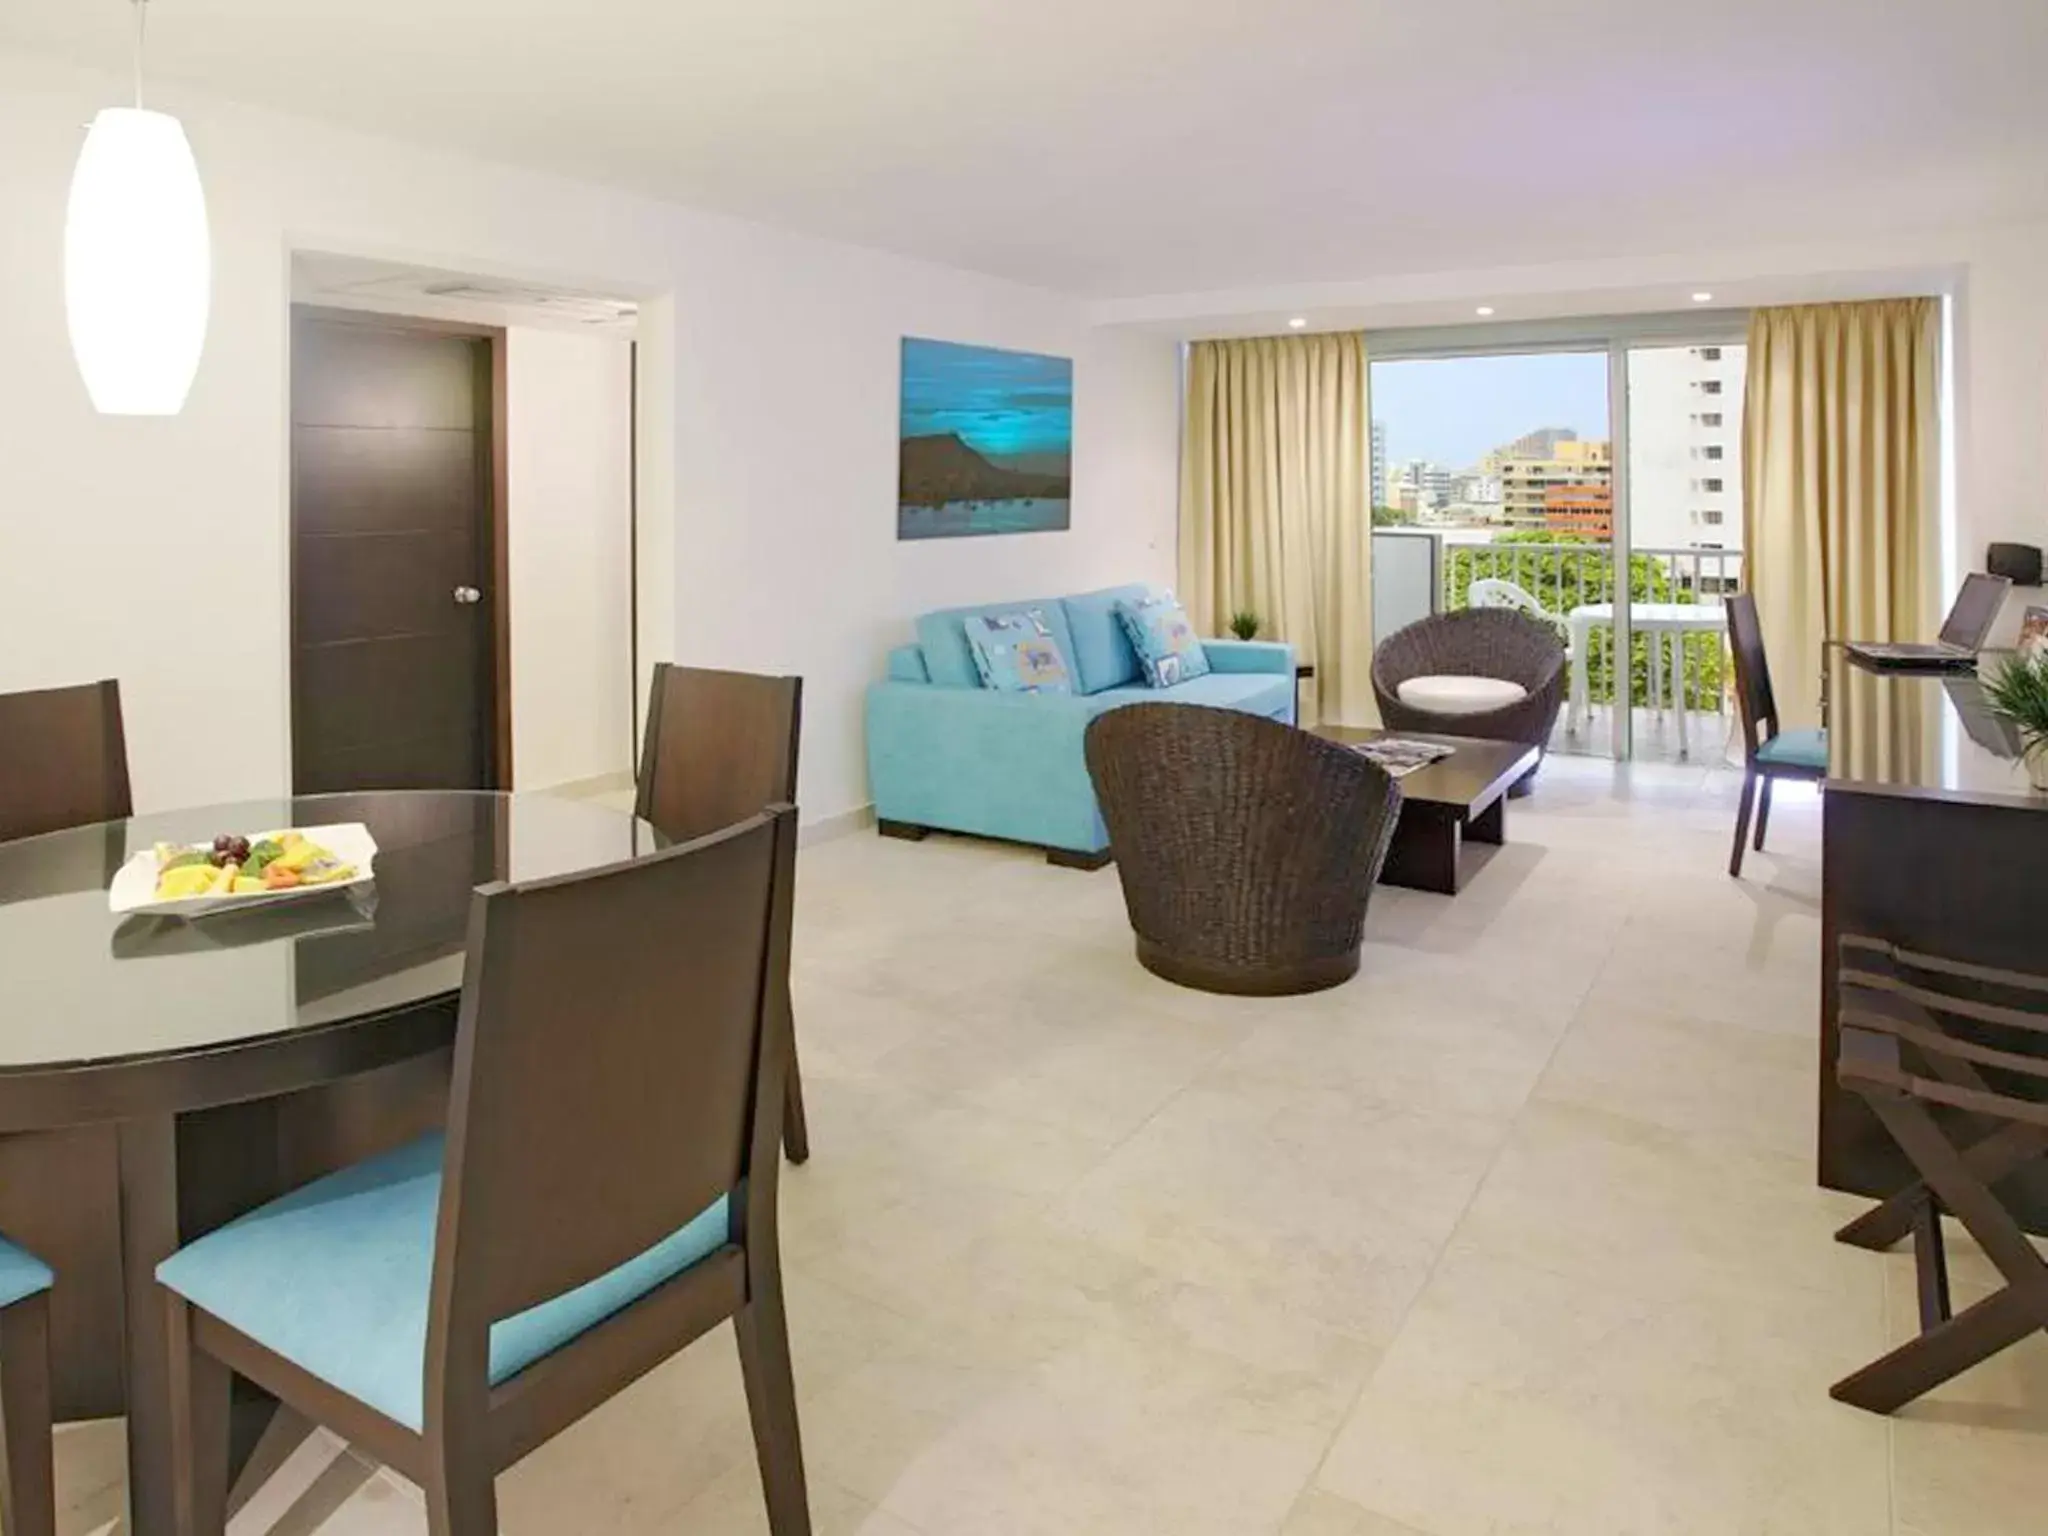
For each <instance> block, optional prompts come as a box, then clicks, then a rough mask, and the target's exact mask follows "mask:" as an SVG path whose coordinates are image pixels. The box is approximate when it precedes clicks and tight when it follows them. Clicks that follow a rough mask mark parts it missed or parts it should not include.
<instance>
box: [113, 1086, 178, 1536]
mask: <svg viewBox="0 0 2048 1536" xmlns="http://www.w3.org/2000/svg"><path fill="white" fill-rule="evenodd" d="M119 1139H120V1152H119V1156H120V1168H121V1273H122V1284H123V1291H124V1298H123V1300H124V1307H125V1311H126V1314H127V1316H126V1318H125V1323H126V1333H127V1342H126V1350H127V1360H126V1364H127V1375H128V1528H129V1530H130V1531H132V1532H134V1536H159V1533H162V1536H169V1533H170V1531H171V1530H172V1529H173V1527H174V1521H175V1518H176V1515H175V1507H174V1505H173V1503H172V1492H171V1468H172V1447H171V1421H170V1402H171V1381H170V1376H171V1352H170V1348H171V1347H170V1334H169V1321H168V1316H167V1314H166V1312H165V1310H164V1305H163V1301H162V1299H161V1298H160V1296H159V1295H158V1292H157V1285H156V1267H157V1265H158V1264H159V1263H161V1262H162V1261H163V1260H165V1259H167V1258H169V1257H170V1256H171V1255H172V1253H174V1252H176V1251H177V1247H178V1136H177V1126H176V1123H175V1122H174V1121H173V1120H172V1119H171V1117H170V1116H168V1115H163V1116H159V1117H156V1118H153V1119H148V1120H126V1121H123V1122H122V1123H121V1128H120V1132H119Z"/></svg>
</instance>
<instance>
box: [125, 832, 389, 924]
mask: <svg viewBox="0 0 2048 1536" xmlns="http://www.w3.org/2000/svg"><path fill="white" fill-rule="evenodd" d="M376 857H377V841H376V839H375V838H373V837H371V836H370V829H369V828H368V827H366V826H364V825H363V824H362V823H361V822H348V823H345V824H342V825H339V826H332V827H298V828H291V829H287V830H284V831H277V832H250V833H236V832H223V833H221V834H220V835H219V836H218V837H216V838H214V839H213V841H212V842H210V843H158V844H157V845H156V846H155V847H154V848H151V849H148V850H146V851H144V852H142V853H138V854H136V855H135V856H134V857H133V858H131V859H130V860H129V861H128V862H127V863H126V864H124V865H122V866H121V868H120V870H119V872H118V873H116V874H115V876H114V883H113V885H112V886H111V887H110V888H109V889H108V891H107V905H108V907H109V908H110V909H112V910H113V911H114V912H116V913H121V914H126V913H134V912H142V913H163V914H167V915H171V916H179V917H196V916H199V915H201V914H203V913H208V912H222V911H229V910H240V909H243V908H247V907H253V906H264V905H268V904H270V903H272V902H279V901H298V900H302V899H304V898H306V897H308V896H317V895H321V894H322V893H324V892H328V891H339V890H352V889H354V888H356V887H358V886H362V885H366V884H368V883H369V882H370V881H371V880H372V879H373V878H374V873H373V865H374V863H375V861H376Z"/></svg>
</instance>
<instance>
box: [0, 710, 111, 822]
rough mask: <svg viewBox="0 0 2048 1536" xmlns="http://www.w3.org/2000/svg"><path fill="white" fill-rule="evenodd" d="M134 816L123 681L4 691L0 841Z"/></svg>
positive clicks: (0, 713)
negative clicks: (123, 726)
mask: <svg viewBox="0 0 2048 1536" xmlns="http://www.w3.org/2000/svg"><path fill="white" fill-rule="evenodd" d="M132 811H133V806H132V805H131V803H130V801H129V795H128V744H127V739H126V737H125V736H124V735H123V733H122V729H121V685H120V684H119V683H117V682H115V681H113V680H112V679H108V680H107V681H105V682H99V683H85V684H81V685H80V686H78V687H75V688H42V689H37V690H35V691H34V692H30V693H0V843H4V842H7V841H9V840H10V839H13V838H17V837H39V836H41V835H42V834H43V833H45V832H61V831H63V830H64V829H66V828H67V827H83V826H89V825H91V824H92V823H93V822H97V821H119V820H121V819H123V818H124V817H126V816H128V815H130V814H131V813H132Z"/></svg>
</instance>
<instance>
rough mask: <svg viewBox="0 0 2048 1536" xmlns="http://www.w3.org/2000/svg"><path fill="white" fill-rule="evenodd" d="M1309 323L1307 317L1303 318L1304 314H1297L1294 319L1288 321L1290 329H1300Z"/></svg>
mask: <svg viewBox="0 0 2048 1536" xmlns="http://www.w3.org/2000/svg"><path fill="white" fill-rule="evenodd" d="M1307 324H1308V321H1307V320H1305V319H1304V318H1303V317H1302V316H1300V315H1296V316H1295V317H1294V318H1293V319H1292V320H1290V321H1288V322H1287V328H1288V329H1289V330H1290V331H1298V330H1300V329H1301V328H1302V327H1303V326H1305V325H1307Z"/></svg>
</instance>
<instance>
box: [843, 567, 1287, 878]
mask: <svg viewBox="0 0 2048 1536" xmlns="http://www.w3.org/2000/svg"><path fill="white" fill-rule="evenodd" d="M1151 590H1152V589H1151V588H1149V587H1145V586H1125V587H1110V588H1108V589H1106V590H1104V591H1101V592H1087V593H1082V594H1080V595H1078V596H1074V597H1051V598H1035V599H1031V600H1029V601H1024V602H1014V603H988V604H983V605H981V606H979V607H974V608H945V609H940V610H939V611H937V612H935V613H927V614H925V615H923V616H922V617H921V618H919V619H918V621H917V643H916V644H915V645H904V646H898V647H897V648H896V649H895V650H893V651H891V652H890V653H889V675H888V677H887V678H886V679H885V680H883V681H882V682H878V683H875V684H872V685H871V686H870V687H869V689H868V697H867V737H868V782H869V785H870V788H871V789H872V791H873V794H874V799H875V817H876V820H877V822H878V823H879V824H880V827H881V830H882V832H883V833H884V834H885V835H887V836H892V837H910V838H918V837H923V836H924V835H925V834H926V833H927V832H929V831H931V830H933V829H934V828H937V829H939V830H942V831H947V832H969V833H974V834H976V835H978V836H982V837H996V838H1003V839H1005V840H1007V841H1010V842H1018V843H1030V844H1033V845H1036V846H1038V847H1042V848H1044V849H1045V850H1046V852H1047V855H1048V857H1050V858H1051V859H1052V861H1053V862H1054V863H1056V864H1068V865H1074V866H1076V867H1079V868H1084V869H1093V868H1099V867H1101V866H1102V865H1103V864H1106V863H1108V862H1109V834H1108V832H1107V831H1106V830H1105V829H1104V827H1103V825H1102V814H1101V812H1100V811H1098V810H1097V809H1096V806H1095V790H1094V788H1093V786H1091V785H1090V784H1089V782H1088V768H1087V765H1086V764H1085V763H1084V762H1083V761H1082V757H1081V733H1082V732H1083V731H1085V730H1086V729H1087V728H1088V722H1089V721H1091V720H1093V719H1094V718H1095V717H1096V716H1097V715H1099V714H1102V713H1104V712H1105V711H1107V710H1112V709H1116V708H1119V707H1120V706H1122V705H1125V704H1157V703H1180V704H1208V705H1212V706H1216V707H1219V708H1223V709H1240V710H1244V711H1246V712H1247V713H1249V714H1255V715H1265V716H1268V717H1269V718H1271V719H1274V720H1279V721H1282V722H1284V723H1286V724H1289V725H1292V724H1293V723H1294V649H1293V647H1292V646H1287V645H1275V644H1269V643H1266V642H1263V641H1256V640H1251V641H1246V640H1209V641H1205V642H1204V643H1203V650H1204V651H1205V652H1206V653H1207V655H1208V658H1209V666H1210V668H1211V669H1212V670H1211V671H1210V673H1209V675H1208V676H1206V677H1197V678H1194V679H1192V680H1190V681H1188V682H1185V683H1181V684H1179V685H1177V686H1175V687H1172V688H1150V687H1147V686H1146V685H1145V681H1144V678H1143V675H1142V674H1141V673H1140V672H1139V670H1138V657H1137V653H1136V652H1134V651H1133V650H1132V649H1131V643H1130V641H1129V640H1128V639H1127V638H1126V637H1125V635H1124V630H1123V625H1122V624H1121V623H1120V622H1119V621H1118V619H1117V614H1116V604H1117V601H1118V600H1119V599H1128V598H1134V597H1138V596H1142V595H1143V594H1144V593H1146V592H1148V591H1151ZM1029 608H1036V609H1038V610H1039V611H1040V612H1042V613H1043V614H1044V615H1045V619H1046V624H1047V627H1048V628H1050V629H1051V630H1052V633H1053V638H1054V639H1055V640H1057V641H1058V642H1059V646H1060V650H1061V652H1062V653H1063V654H1064V655H1065V656H1066V658H1067V665H1068V668H1069V670H1070V671H1071V672H1072V673H1073V675H1074V685H1075V692H1074V693H1072V694H1045V693H1004V692H998V691H996V690H994V689H990V688H984V687H983V686H982V685H981V677H980V674H979V673H977V672H976V670H975V666H974V656H973V653H972V652H971V651H969V649H968V646H967V635H966V633H965V631H964V629H963V628H962V625H963V623H964V621H965V620H966V619H967V618H968V617H969V616H970V615H973V614H1001V613H1015V612H1019V611H1022V610H1024V609H1029Z"/></svg>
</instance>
